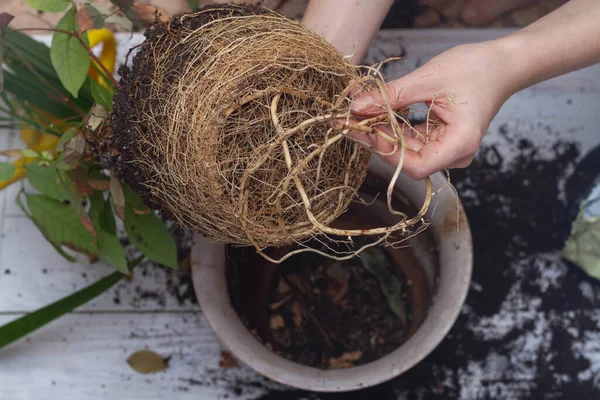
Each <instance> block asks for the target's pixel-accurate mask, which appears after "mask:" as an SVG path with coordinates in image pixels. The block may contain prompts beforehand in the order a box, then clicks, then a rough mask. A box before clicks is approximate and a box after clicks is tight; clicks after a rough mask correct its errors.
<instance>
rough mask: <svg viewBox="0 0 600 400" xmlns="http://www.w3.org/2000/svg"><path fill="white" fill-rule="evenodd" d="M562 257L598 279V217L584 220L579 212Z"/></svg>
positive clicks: (582, 213)
mask: <svg viewBox="0 0 600 400" xmlns="http://www.w3.org/2000/svg"><path fill="white" fill-rule="evenodd" d="M562 255H563V257H564V258H566V259H567V260H569V261H571V262H572V263H573V264H575V265H576V266H578V267H579V268H581V269H582V270H583V271H585V273H586V274H588V275H589V276H591V277H593V278H596V279H600V217H587V218H586V217H585V211H584V210H583V209H582V210H580V211H579V213H578V215H577V218H576V219H575V221H573V225H572V227H571V235H570V236H569V238H568V239H567V241H566V242H565V245H564V248H563V250H562Z"/></svg>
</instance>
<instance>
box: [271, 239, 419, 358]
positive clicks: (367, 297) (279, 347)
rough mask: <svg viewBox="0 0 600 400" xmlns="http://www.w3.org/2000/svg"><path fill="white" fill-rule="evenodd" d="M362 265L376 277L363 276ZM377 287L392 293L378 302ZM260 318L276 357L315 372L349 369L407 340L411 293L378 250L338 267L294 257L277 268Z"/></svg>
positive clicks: (321, 260)
mask: <svg viewBox="0 0 600 400" xmlns="http://www.w3.org/2000/svg"><path fill="white" fill-rule="evenodd" d="M311 245H313V246H314V245H315V243H312V244H311ZM322 250H324V251H325V250H326V249H322ZM383 260H385V265H382V264H383V263H382V261H383ZM364 262H378V263H380V266H381V267H382V268H383V269H384V270H383V271H382V270H376V271H372V270H371V271H370V270H367V268H366V267H365V265H363V263H364ZM381 280H385V281H395V282H397V286H396V290H395V291H392V292H391V293H390V292H387V296H386V294H384V292H383V291H382V287H381ZM392 308H394V309H395V311H393V309H392ZM268 316H269V328H270V331H271V332H270V333H271V335H272V339H273V340H272V341H270V345H271V346H272V348H273V350H274V351H275V352H277V353H278V354H280V355H281V356H283V357H285V358H287V359H290V360H292V361H295V362H298V363H300V364H305V365H309V366H313V367H318V368H322V369H330V368H332V369H335V368H347V367H352V366H355V365H360V364H365V363H368V362H370V361H374V360H376V359H378V358H381V357H383V356H384V355H386V354H388V353H390V352H392V351H394V350H395V349H397V348H398V347H400V346H401V345H402V344H403V343H404V342H405V341H406V339H407V338H408V337H409V327H410V323H411V320H412V297H411V287H410V285H409V282H408V281H407V279H406V277H405V276H404V275H403V274H401V273H399V271H398V268H397V267H396V265H395V264H394V262H393V260H392V258H391V256H389V255H388V253H387V252H386V251H385V250H384V249H382V248H376V249H374V250H371V251H367V252H366V253H364V254H363V256H361V259H357V258H353V259H351V260H347V261H341V262H340V261H334V260H330V259H327V258H325V257H322V256H319V255H316V254H313V253H302V254H299V255H297V256H295V257H292V258H290V259H289V260H287V262H284V263H283V264H282V265H281V267H280V268H278V269H277V271H276V273H275V278H274V279H273V283H272V285H271V288H270V291H269V295H268Z"/></svg>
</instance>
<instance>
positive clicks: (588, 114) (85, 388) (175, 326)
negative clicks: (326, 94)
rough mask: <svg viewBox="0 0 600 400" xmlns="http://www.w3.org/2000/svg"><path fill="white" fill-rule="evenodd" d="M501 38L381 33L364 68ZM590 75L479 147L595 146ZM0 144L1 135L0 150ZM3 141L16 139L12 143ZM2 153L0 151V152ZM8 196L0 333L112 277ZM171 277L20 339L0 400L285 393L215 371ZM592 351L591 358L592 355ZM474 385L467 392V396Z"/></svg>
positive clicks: (510, 112) (392, 72)
mask: <svg viewBox="0 0 600 400" xmlns="http://www.w3.org/2000/svg"><path fill="white" fill-rule="evenodd" d="M509 32H510V31H508V30H471V31H467V30H465V31H459V30H426V31H386V32H381V33H380V34H379V35H378V37H377V39H376V41H375V43H374V45H373V46H372V47H371V50H370V52H369V56H368V57H367V61H368V60H371V62H376V61H381V60H382V59H385V58H387V57H392V56H397V55H399V54H401V52H402V50H403V48H404V50H405V51H406V59H405V60H404V61H402V62H400V63H393V64H390V66H389V67H387V68H386V70H385V72H386V75H387V76H388V77H389V78H390V79H391V78H394V77H399V76H402V75H404V74H406V73H407V72H409V71H411V70H412V69H414V68H415V67H416V66H418V65H422V64H423V63H424V62H426V61H427V60H428V59H429V58H431V57H433V56H435V55H437V54H438V53H439V52H441V51H443V50H445V49H447V48H449V47H452V46H454V45H457V44H460V43H465V42H474V41H481V40H487V39H491V38H494V37H498V36H500V35H504V34H506V33H509ZM124 38H128V39H127V40H129V42H127V44H123V43H124V42H123V40H124ZM45 40H47V39H45ZM141 40H142V37H141V35H139V34H136V35H133V36H132V37H131V38H130V39H129V35H120V36H119V41H120V46H119V56H120V57H122V56H123V55H124V53H125V52H126V50H127V47H129V46H131V45H134V44H137V43H139V42H140V41H141ZM598 76H600V66H594V67H590V68H586V69H584V70H581V71H577V72H574V73H571V74H568V75H565V76H563V77H560V78H556V79H553V80H551V81H548V82H544V83H542V84H540V85H536V86H535V87H533V88H531V89H527V90H525V91H523V92H520V93H518V94H516V95H515V96H513V98H511V99H510V100H509V101H508V102H507V103H506V104H505V106H504V107H503V108H502V109H501V110H500V113H499V114H498V117H497V118H496V120H494V122H493V123H492V125H491V126H490V130H489V133H488V135H487V136H486V138H485V141H486V143H492V142H495V141H498V142H499V139H498V138H499V136H498V135H499V131H500V128H501V126H502V125H503V124H508V127H509V131H515V130H518V131H521V132H525V133H531V138H532V139H533V140H534V141H535V143H539V144H543V143H546V142H548V140H549V138H552V139H555V138H556V137H560V138H565V139H568V140H576V141H579V142H581V143H582V150H583V151H582V153H583V152H585V151H586V149H589V148H590V147H591V146H592V145H595V144H597V143H598V142H599V141H600V137H599V135H598V133H597V125H598V123H597V121H598V117H597V116H598V115H600V114H599V112H600V82H599V81H598ZM569 101H570V104H569ZM547 129H549V130H550V132H547ZM4 135H5V133H4V132H2V134H1V135H0V140H2V137H4ZM11 135H12V136H11V137H12V138H13V140H16V139H14V138H15V134H14V133H12V134H11ZM5 143H6V142H0V146H5V145H6V144H5ZM500 150H501V152H502V154H503V156H506V157H510V155H511V152H510V149H509V148H507V147H504V148H501V149H500ZM15 188H16V187H13V188H11V190H9V191H6V192H3V193H1V194H0V196H2V197H6V196H8V198H9V201H8V202H6V203H4V204H2V203H0V207H2V208H1V209H2V211H3V214H2V218H1V219H0V227H1V234H0V324H2V323H5V322H8V321H9V320H11V319H13V318H16V317H17V316H18V315H19V314H17V313H15V312H25V311H29V310H33V309H35V308H37V307H40V306H43V305H45V304H47V303H49V302H51V301H54V300H56V299H58V298H60V297H62V296H64V295H67V294H69V293H71V292H72V291H74V290H77V289H79V288H81V287H83V286H85V285H87V284H89V283H91V282H93V281H95V280H96V279H98V278H100V277H101V276H104V275H105V274H106V273H108V272H109V271H110V270H111V269H110V267H109V266H106V265H103V264H101V263H97V264H94V265H91V266H90V265H87V264H86V265H78V264H70V263H67V262H65V261H64V260H62V259H61V258H60V257H59V256H57V255H56V254H55V253H54V250H53V249H52V248H51V247H50V246H49V245H47V243H45V241H44V239H43V238H42V237H41V235H40V234H39V232H37V230H36V229H35V227H34V226H33V225H32V224H31V223H30V222H29V221H28V220H26V219H25V218H23V217H22V216H21V213H20V211H19V210H18V209H17V208H15V207H14V205H12V203H13V201H12V198H13V195H14V193H15V192H14V191H15V190H16V189H15ZM2 197H0V198H2ZM6 269H10V273H8V274H6V273H5V270H6ZM44 270H45V272H44ZM83 274H85V276H84V275H83ZM180 278H181V279H183V278H182V277H178V273H175V272H169V271H166V270H163V269H159V268H156V267H152V266H145V267H143V268H142V269H141V271H140V273H138V274H136V276H135V277H134V279H133V281H132V282H131V283H125V282H124V283H122V284H120V285H118V286H117V287H116V288H115V289H113V290H112V291H111V292H109V293H107V294H105V295H103V296H101V297H99V298H98V299H97V300H95V301H93V302H91V303H90V304H88V305H86V306H84V307H82V308H81V309H80V310H78V312H77V313H74V314H70V315H67V316H65V317H63V318H61V319H60V320H58V321H55V322H53V323H52V324H50V325H49V326H47V327H45V328H44V329H42V330H40V331H38V332H36V333H34V334H32V335H31V336H30V337H29V338H28V340H26V341H21V342H18V343H14V344H12V345H11V346H9V347H8V348H6V349H3V350H2V351H1V352H0V388H2V389H0V399H2V400H3V399H4V398H6V399H10V400H13V399H14V400H20V399H29V398H40V394H41V393H43V398H44V400H45V399H49V400H54V399H56V400H59V399H60V400H70V399H73V400H79V399H88V398H89V399H96V398H98V399H100V398H102V399H104V398H122V399H128V400H129V399H132V400H135V399H158V398H161V399H162V398H165V397H166V396H168V398H176V399H200V400H204V399H207V400H208V399H211V400H212V399H217V398H225V397H229V398H237V399H254V398H257V397H260V396H261V395H262V394H264V393H266V392H268V391H271V390H281V389H283V388H282V387H281V386H279V385H277V384H275V383H272V382H270V381H267V380H266V379H264V378H262V377H260V376H258V375H256V374H255V373H253V372H252V371H251V370H249V369H248V368H239V369H232V370H223V369H220V368H219V367H218V360H219V351H220V350H221V345H220V344H219V342H218V340H217V339H216V338H215V336H214V335H213V333H212V332H211V331H210V329H209V327H208V326H207V324H206V321H205V320H204V319H203V317H202V315H201V314H200V313H199V312H198V309H197V306H196V305H194V304H192V303H191V302H190V301H189V298H188V297H185V296H183V298H184V301H183V302H182V303H181V304H180V302H179V300H178V299H177V295H176V294H175V293H176V292H177V291H185V290H186V284H185V282H183V283H182V284H179V283H177V284H172V285H171V286H170V288H171V289H169V285H168V284H167V283H166V282H167V281H168V280H169V279H171V280H177V279H180ZM173 288H175V289H173ZM187 288H189V287H187ZM172 289H173V290H172ZM189 289H191V288H189ZM116 298H118V299H119V301H118V303H117V302H115V299H116ZM186 299H187V300H186ZM149 311H150V312H149ZM155 311H161V312H155ZM145 347H148V348H151V349H153V350H155V351H157V352H159V353H161V354H163V355H164V356H171V357H172V358H171V361H170V366H169V368H168V369H167V370H166V371H164V372H161V373H159V374H156V375H148V376H145V375H139V374H137V373H135V372H134V371H132V370H131V369H130V368H129V367H128V366H127V364H126V363H125V360H126V359H127V357H128V356H129V355H130V354H131V353H133V352H134V351H136V350H138V349H141V348H145ZM597 350H598V349H596V350H594V351H595V352H594V351H592V352H591V354H590V356H593V357H600V353H598V351H597ZM477 385H478V384H477V383H473V387H475V388H476V387H477ZM467 389H468V388H467ZM465 390H466V389H465Z"/></svg>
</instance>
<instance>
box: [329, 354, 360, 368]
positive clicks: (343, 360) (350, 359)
mask: <svg viewBox="0 0 600 400" xmlns="http://www.w3.org/2000/svg"><path fill="white" fill-rule="evenodd" d="M362 356H363V353H362V351H360V350H356V351H352V352H348V353H344V354H342V355H341V356H340V357H331V358H330V359H329V367H330V368H332V369H340V368H350V367H353V366H354V362H355V361H357V360H360V358H361V357H362Z"/></svg>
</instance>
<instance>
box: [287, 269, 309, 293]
mask: <svg viewBox="0 0 600 400" xmlns="http://www.w3.org/2000/svg"><path fill="white" fill-rule="evenodd" d="M287 279H288V280H289V281H290V282H291V283H292V284H293V285H294V286H296V288H298V290H299V291H300V293H302V294H306V292H308V285H307V284H306V283H305V282H304V281H303V280H302V278H300V277H299V276H298V275H296V274H289V275H288V276H287Z"/></svg>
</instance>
